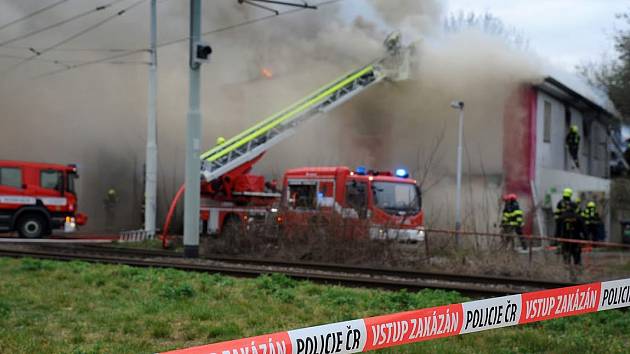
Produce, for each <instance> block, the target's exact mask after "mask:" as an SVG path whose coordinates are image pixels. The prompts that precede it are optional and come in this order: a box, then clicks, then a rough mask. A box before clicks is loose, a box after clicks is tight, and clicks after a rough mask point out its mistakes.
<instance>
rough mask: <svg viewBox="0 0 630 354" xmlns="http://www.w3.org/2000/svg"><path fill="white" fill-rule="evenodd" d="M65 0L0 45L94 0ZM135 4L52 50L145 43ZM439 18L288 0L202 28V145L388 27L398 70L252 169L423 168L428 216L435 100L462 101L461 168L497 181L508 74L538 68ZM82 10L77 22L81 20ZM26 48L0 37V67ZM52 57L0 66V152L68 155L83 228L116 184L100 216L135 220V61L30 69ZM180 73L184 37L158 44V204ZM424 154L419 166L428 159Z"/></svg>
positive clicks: (174, 149)
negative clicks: (281, 11) (400, 44)
mask: <svg viewBox="0 0 630 354" xmlns="http://www.w3.org/2000/svg"><path fill="white" fill-rule="evenodd" d="M77 3H78V2H74V3H73V2H72V1H69V2H68V4H65V5H63V6H60V7H59V8H58V9H55V11H51V12H50V13H47V14H46V15H45V16H41V17H36V18H33V19H32V20H29V21H25V22H23V23H22V24H20V25H19V26H18V25H16V26H14V27H12V28H11V29H10V30H7V31H6V32H5V31H2V32H0V41H2V40H3V39H8V38H12V37H13V36H15V35H18V34H20V33H25V32H29V31H32V30H34V29H36V28H41V27H42V26H45V25H46V24H49V23H53V22H55V21H58V20H60V19H63V18H66V17H68V16H69V15H68V14H71V13H78V12H80V10H81V9H89V8H92V7H94V6H95V5H96V4H97V2H96V1H85V2H80V4H81V5H80V6H81V9H78V7H77V6H78V5H77ZM128 3H129V2H124V3H123V5H124V4H128ZM123 5H121V6H123ZM40 6H41V4H39V2H38V1H24V2H15V1H9V0H4V1H0V24H1V23H5V22H8V21H10V20H11V19H13V18H17V17H20V16H21V15H23V14H26V13H29V12H31V11H33V10H34V9H37V8H38V7H40ZM159 6H160V12H159V18H160V23H159V28H160V31H159V38H160V41H168V40H171V39H173V38H179V37H184V36H186V31H187V27H188V24H187V16H188V6H187V2H182V1H163V2H160V4H159ZM204 6H205V10H206V11H205V14H206V15H205V17H204V30H205V31H208V30H211V29H214V28H220V27H223V26H226V25H230V24H234V23H239V22H242V21H244V20H247V19H251V18H254V17H259V16H264V15H266V14H267V13H265V12H264V11H261V10H257V9H253V8H250V7H245V8H244V7H243V6H242V5H238V4H237V2H236V1H228V0H224V1H216V2H215V1H212V2H204ZM352 6H357V7H359V8H361V7H364V8H365V7H369V6H371V7H372V8H373V10H374V11H370V12H372V13H374V15H373V16H372V15H370V16H368V17H357V18H353V17H352V16H351V15H348V14H347V13H352V11H348V9H349V8H350V7H352ZM147 13H148V6H145V5H143V6H140V7H138V8H136V9H134V10H133V11H132V12H130V13H129V14H128V15H126V16H122V17H120V18H119V19H116V20H115V21H112V22H111V23H110V24H108V25H106V26H104V27H103V28H101V29H99V30H98V31H94V32H93V33H90V34H88V35H86V36H84V37H81V38H79V39H77V40H76V41H73V42H71V43H69V44H68V45H67V46H66V47H70V48H121V47H122V48H137V47H145V46H146V44H144V43H146V38H147V37H148V31H147V29H148V24H147V20H146V19H147V16H145V15H146V14H147ZM443 15H444V13H443V9H442V7H441V6H440V2H438V1H422V2H419V1H402V0H401V1H391V0H387V1H385V0H380V1H376V0H373V1H370V2H363V1H355V2H352V1H349V4H348V5H345V6H344V5H339V4H335V5H328V6H322V7H320V9H319V10H317V12H313V11H302V12H298V13H294V14H291V15H286V16H280V17H277V18H274V19H271V20H268V21H264V22H259V23H256V24H253V25H250V26H244V27H240V28H237V29H234V30H230V31H226V32H221V33H217V34H215V35H210V36H208V37H207V38H206V39H207V40H209V41H210V42H211V43H212V46H213V48H214V50H215V52H214V54H213V59H212V60H213V61H212V63H211V64H210V65H207V66H205V67H204V72H203V80H204V81H203V114H204V121H203V139H204V145H206V146H208V147H211V146H212V145H213V143H214V140H215V139H216V137H217V136H220V135H221V136H226V137H229V136H231V135H234V134H236V133H238V132H239V131H240V130H242V129H244V128H246V127H247V126H249V125H251V124H252V123H254V122H256V121H258V120H260V119H262V118H264V117H266V116H267V115H269V114H273V113H275V112H277V111H279V110H281V109H283V108H284V107H286V106H287V105H289V104H291V103H292V102H293V101H294V100H296V99H299V98H300V97H302V96H303V95H305V94H307V93H309V92H311V91H312V90H314V89H315V88H317V87H319V86H320V85H322V84H324V83H326V82H329V81H330V80H332V79H334V78H336V77H337V76H339V75H341V74H343V73H345V72H347V71H350V70H354V69H356V68H357V67H359V66H361V65H363V64H365V63H368V62H370V61H372V60H373V59H375V58H378V57H379V56H380V55H382V48H381V42H382V40H383V38H384V36H385V35H386V34H387V32H388V31H389V30H392V29H397V28H399V29H401V31H402V32H403V35H404V38H405V39H406V42H415V43H416V47H417V51H416V52H417V57H416V58H415V62H416V63H417V65H416V66H415V67H414V70H413V75H412V79H411V80H410V81H408V82H405V83H386V84H383V85H381V86H380V87H377V88H374V89H372V90H371V91H370V92H368V93H366V94H364V95H362V96H360V97H358V98H357V99H355V100H353V101H351V102H349V103H348V104H346V105H344V106H343V107H341V108H340V109H338V110H336V111H334V112H333V113H331V114H330V115H329V116H328V117H326V118H323V119H321V120H319V121H317V122H313V123H312V124H311V125H310V126H309V127H308V128H306V129H303V130H301V131H298V133H297V134H296V135H295V136H293V137H292V138H290V139H288V140H287V141H285V142H283V143H281V144H280V145H279V146H277V147H274V148H273V149H272V150H271V151H269V153H268V155H267V156H266V157H265V159H263V160H262V161H261V163H260V164H259V166H257V172H259V173H263V174H265V175H267V176H268V177H279V176H280V175H281V174H282V171H283V170H284V169H286V168H289V167H296V166H304V165H337V164H347V165H349V166H351V167H354V166H356V165H358V164H362V165H369V166H372V167H374V168H379V169H390V168H395V167H399V166H404V167H407V168H409V169H410V170H412V171H415V172H416V173H415V174H416V176H419V177H422V176H425V175H426V176H425V178H423V182H424V183H423V187H424V188H425V189H427V190H426V194H425V200H426V202H425V206H426V207H427V211H428V213H429V215H431V213H433V214H434V215H435V219H437V218H438V216H437V215H438V213H441V214H440V215H441V216H440V218H443V219H445V218H447V217H448V215H447V214H448V212H449V211H448V210H447V209H448V207H447V206H446V205H445V203H444V200H445V199H447V198H450V197H452V195H451V194H450V193H451V192H450V187H451V184H450V182H449V181H450V179H451V178H452V175H453V171H454V167H455V163H454V160H455V142H456V139H455V133H456V112H455V111H453V110H452V109H451V108H450V107H449V102H450V101H452V100H454V99H461V100H464V101H465V102H466V130H465V137H466V158H465V161H466V167H465V168H466V172H467V173H468V174H469V175H470V176H479V175H482V174H483V175H487V176H491V177H489V178H490V179H491V178H495V179H496V180H497V181H495V182H496V183H495V184H496V185H498V183H499V182H500V178H499V177H496V176H498V175H499V174H500V173H501V166H502V139H503V128H502V127H503V112H504V108H505V105H506V102H507V99H508V97H509V95H510V93H511V92H513V91H514V89H516V88H517V87H518V85H519V84H520V83H522V82H526V81H532V80H535V79H536V78H537V76H538V70H537V64H536V62H535V61H533V60H531V59H530V55H529V54H526V53H523V52H519V51H516V50H514V49H513V48H512V47H511V46H509V45H508V44H506V43H505V42H504V41H503V40H502V39H500V38H497V37H493V36H491V35H487V34H484V33H482V32H480V31H478V30H475V29H471V30H465V31H461V32H458V33H445V32H444V31H443V30H442V25H441V23H442V16H443ZM95 21H96V20H95V19H94V18H92V19H86V20H85V21H84V22H83V23H82V25H83V27H85V26H86V25H89V24H91V23H93V22H95ZM80 22H81V21H80ZM70 27H71V28H65V27H64V28H63V31H61V30H59V31H50V32H49V33H43V34H42V35H39V36H34V37H33V38H32V39H27V40H24V41H23V42H16V43H14V44H13V45H14V46H34V47H36V48H42V47H43V48H45V47H46V45H47V43H54V42H55V41H58V40H61V39H63V38H64V36H67V35H69V34H72V33H74V31H77V30H79V29H80V28H82V27H81V24H80V23H77V24H73V25H71V26H70ZM72 28H74V29H72ZM60 33H62V34H63V35H61V34H60ZM30 54H31V53H30V52H29V51H28V49H19V48H0V70H5V68H6V69H9V68H11V67H12V66H13V65H14V64H15V63H16V60H15V59H10V58H4V59H3V58H2V55H13V56H28V55H30ZM111 54H112V53H109V52H105V53H94V52H62V51H58V52H51V53H47V54H46V55H45V56H42V58H41V59H65V60H68V59H71V60H77V61H79V60H91V59H94V58H99V57H103V56H106V55H111ZM114 54H115V53H114ZM124 60H131V61H146V57H145V56H144V55H143V54H141V55H136V56H132V57H129V58H125V59H124ZM59 68H60V66H59V65H57V64H52V63H46V62H43V61H35V60H33V61H32V62H30V63H28V64H27V65H23V66H21V67H19V68H17V69H14V70H11V71H10V72H5V73H4V74H2V78H0V107H1V108H0V113H1V115H2V118H1V122H2V123H1V126H2V128H1V129H0V142H1V143H0V144H1V146H2V150H1V151H2V153H1V154H0V158H2V159H18V160H35V161H49V162H61V163H71V162H77V163H79V166H80V170H81V174H82V177H81V183H80V191H79V192H80V194H81V199H80V203H81V205H80V207H81V209H83V210H84V211H86V212H87V213H88V214H89V215H90V216H91V220H90V225H91V228H92V229H99V230H100V229H103V228H104V226H105V225H104V208H103V203H102V200H103V197H104V194H105V191H106V190H107V188H109V187H114V188H116V189H117V190H118V191H119V194H120V196H121V199H120V202H119V204H120V207H119V208H117V211H116V212H117V215H116V223H115V225H113V226H112V227H113V228H116V229H119V228H132V227H138V226H139V225H140V224H139V223H140V212H139V210H140V201H141V199H142V195H143V190H142V164H143V160H144V137H145V130H146V128H145V124H146V123H145V121H146V118H145V117H146V91H147V88H146V71H147V69H146V65H143V64H142V63H135V64H124V65H123V64H101V65H95V66H86V67H84V68H81V69H77V70H71V71H66V72H63V73H60V74H58V75H54V76H47V77H43V78H39V79H31V77H33V76H36V75H38V74H40V73H45V72H48V71H51V70H55V69H59ZM262 69H266V70H268V71H270V72H271V73H272V77H271V78H266V77H265V76H264V75H262V74H261V70H262ZM187 85H188V77H187V44H186V43H185V42H184V43H180V44H176V45H171V46H167V47H164V48H161V49H160V50H159V98H158V101H159V105H158V119H159V154H160V158H159V163H160V168H159V191H158V193H159V194H158V195H159V197H160V200H159V204H160V210H161V212H163V211H164V209H165V208H166V204H167V203H168V201H169V199H170V197H171V196H172V194H173V193H174V190H175V189H176V188H177V186H178V185H179V184H180V183H181V181H182V180H183V161H184V135H185V117H186V110H187ZM440 137H442V138H440ZM438 142H439V144H437V143H438ZM433 152H434V153H433ZM431 157H433V158H432V159H431ZM429 160H432V161H433V163H432V164H428V163H427V161H429ZM425 172H426V173H425ZM492 176H494V177H492ZM469 182H470V184H469V185H470V186H471V187H470V188H471V192H470V195H471V197H470V201H471V202H472V201H473V200H474V199H475V198H478V196H479V195H481V194H483V193H485V192H478V191H477V187H479V186H478V184H480V183H481V182H479V181H477V180H475V179H474V178H472V177H470V178H469ZM483 183H485V182H483ZM483 183H481V184H483ZM473 186H475V187H474V188H473ZM429 187H430V188H429ZM481 187H484V186H481ZM481 187H480V188H481ZM473 189H475V192H474V193H473V192H472V190H473ZM445 193H446V194H447V195H448V196H447V198H444V194H445ZM475 193H476V194H475ZM473 194H475V196H474V197H473ZM492 198H494V197H491V198H490V199H492ZM438 200H441V202H439V203H441V204H440V205H439V206H438V204H439V203H438ZM432 201H434V202H433V203H432ZM438 210H446V211H444V212H441V211H438Z"/></svg>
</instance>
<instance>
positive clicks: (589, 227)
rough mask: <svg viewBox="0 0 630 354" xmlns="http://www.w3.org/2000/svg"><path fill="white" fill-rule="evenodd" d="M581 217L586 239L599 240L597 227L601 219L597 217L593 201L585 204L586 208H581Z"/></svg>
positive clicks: (598, 227)
mask: <svg viewBox="0 0 630 354" xmlns="http://www.w3.org/2000/svg"><path fill="white" fill-rule="evenodd" d="M581 217H582V220H583V221H584V235H585V236H586V239H587V240H591V241H597V240H599V239H600V236H599V229H600V225H601V223H602V221H601V219H600V218H599V213H598V212H597V206H596V205H595V202H588V204H586V209H584V210H582V213H581Z"/></svg>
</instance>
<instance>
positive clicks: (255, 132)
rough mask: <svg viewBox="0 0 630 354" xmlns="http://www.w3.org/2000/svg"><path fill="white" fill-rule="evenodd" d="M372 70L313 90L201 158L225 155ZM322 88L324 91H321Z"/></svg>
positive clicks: (214, 158) (371, 67) (371, 69)
mask: <svg viewBox="0 0 630 354" xmlns="http://www.w3.org/2000/svg"><path fill="white" fill-rule="evenodd" d="M373 70H374V67H373V66H372V65H368V66H367V67H365V68H363V69H361V70H359V71H357V72H355V73H351V74H348V75H346V76H343V77H342V78H339V79H337V80H335V81H333V82H332V83H330V84H328V85H326V86H324V87H323V88H322V89H319V90H317V91H315V92H314V93H312V94H310V95H308V96H307V98H305V99H303V100H301V101H299V102H297V103H295V104H293V105H291V106H290V107H289V108H287V109H285V110H283V111H282V112H280V113H277V114H275V115H272V116H270V117H268V118H266V119H264V120H263V121H261V122H260V123H258V124H256V125H254V126H253V127H250V128H248V129H246V130H245V131H243V132H241V133H239V134H238V135H236V136H235V137H233V138H231V139H229V140H228V141H226V142H225V143H223V144H221V145H220V146H215V147H214V148H212V149H210V150H208V151H206V152H205V153H203V154H202V155H201V159H203V160H207V161H214V160H216V159H218V158H220V157H223V156H225V155H227V154H228V153H230V152H232V151H234V150H236V149H238V148H239V147H241V146H243V145H244V144H246V143H248V142H250V141H252V140H254V139H256V138H257V137H259V136H261V135H263V134H264V133H266V132H268V131H269V130H271V129H273V128H274V127H275V126H277V125H278V124H280V123H282V122H284V121H286V120H288V119H289V118H291V117H293V116H295V115H296V114H298V113H302V112H303V111H305V110H306V109H308V108H309V107H311V106H313V105H315V104H317V103H319V102H320V101H322V100H324V99H325V98H327V97H328V96H330V95H331V94H332V93H334V92H335V91H337V90H339V89H341V88H342V87H344V86H346V85H347V84H349V83H351V82H352V81H354V80H356V79H358V78H359V77H361V76H363V75H365V74H367V73H369V72H370V71H373ZM322 90H324V91H323V92H322ZM313 96H315V97H313Z"/></svg>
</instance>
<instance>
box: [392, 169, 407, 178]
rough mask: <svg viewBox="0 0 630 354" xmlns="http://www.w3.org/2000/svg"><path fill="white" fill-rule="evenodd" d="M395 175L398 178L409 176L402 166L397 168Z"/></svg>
mask: <svg viewBox="0 0 630 354" xmlns="http://www.w3.org/2000/svg"><path fill="white" fill-rule="evenodd" d="M395 175H396V177H400V178H409V172H407V170H405V169H404V168H399V169H397V170H396V172H395Z"/></svg>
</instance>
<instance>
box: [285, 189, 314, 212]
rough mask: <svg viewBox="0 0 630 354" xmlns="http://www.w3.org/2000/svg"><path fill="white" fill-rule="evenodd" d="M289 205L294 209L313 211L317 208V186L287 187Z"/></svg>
mask: <svg viewBox="0 0 630 354" xmlns="http://www.w3.org/2000/svg"><path fill="white" fill-rule="evenodd" d="M289 198H290V204H291V206H292V207H294V208H301V209H315V208H316V206H317V185H316V184H309V185H289Z"/></svg>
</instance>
